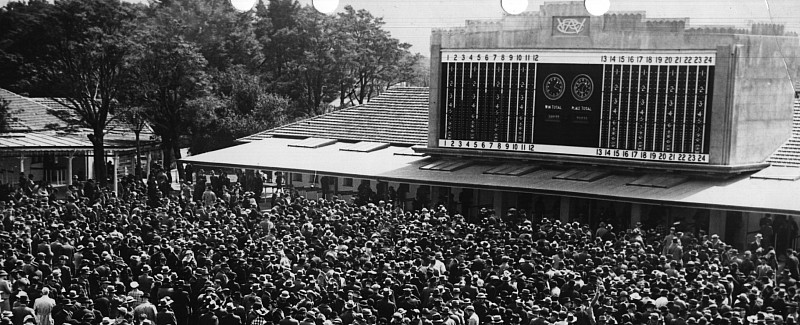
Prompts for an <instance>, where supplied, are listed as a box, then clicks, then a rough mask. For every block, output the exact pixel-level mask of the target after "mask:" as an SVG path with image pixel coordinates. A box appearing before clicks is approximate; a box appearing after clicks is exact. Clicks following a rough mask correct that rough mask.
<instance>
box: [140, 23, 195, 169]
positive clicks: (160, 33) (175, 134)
mask: <svg viewBox="0 0 800 325" xmlns="http://www.w3.org/2000/svg"><path fill="white" fill-rule="evenodd" d="M138 44H141V45H140V46H139V47H138V50H137V51H136V55H135V57H134V59H133V60H132V65H131V66H132V69H131V77H132V80H131V82H130V85H131V87H130V91H129V94H128V96H127V98H128V100H129V101H130V102H131V103H134V104H135V105H139V106H141V107H143V108H144V109H143V110H142V112H141V113H142V114H143V116H144V117H145V118H146V119H147V121H148V122H150V124H151V126H152V127H153V131H154V132H155V134H156V135H158V136H159V137H160V138H161V147H162V150H163V152H164V168H167V169H169V168H171V166H172V162H173V161H175V160H176V159H180V139H181V136H182V135H184V134H186V133H187V132H188V130H189V125H190V124H191V122H190V120H189V119H188V116H189V113H188V112H187V110H188V108H189V106H188V105H187V104H188V103H189V102H190V101H192V100H194V99H196V98H199V97H202V96H204V95H206V93H207V91H208V88H209V78H208V75H207V74H206V72H205V70H204V69H205V68H206V65H207V61H206V59H205V58H204V57H203V56H202V55H201V54H200V52H199V49H198V48H197V47H196V46H195V45H194V44H193V43H191V42H187V41H186V40H184V38H183V36H182V35H180V34H175V33H173V32H172V30H171V27H169V26H164V25H160V24H158V23H155V24H153V25H151V26H150V28H149V29H148V30H147V31H146V32H144V33H142V34H141V38H140V39H139V42H138ZM178 171H179V173H178V174H179V175H182V166H181V164H178Z"/></svg>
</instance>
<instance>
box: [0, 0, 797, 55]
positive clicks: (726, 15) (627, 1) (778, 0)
mask: <svg viewBox="0 0 800 325" xmlns="http://www.w3.org/2000/svg"><path fill="white" fill-rule="evenodd" d="M8 1H12V0H0V6H2V5H5V4H6V3H7V2H8ZM16 1H18V0H16ZM130 1H144V0H130ZM299 1H300V3H302V4H311V0H299ZM610 2H611V8H610V9H609V10H610V11H645V12H646V16H647V17H648V18H685V17H688V18H689V23H690V26H695V25H707V24H711V25H725V26H737V27H746V26H747V24H748V23H750V22H773V23H783V24H785V25H786V28H787V30H791V31H795V32H798V33H800V0H704V1H698V0H671V1H669V0H610ZM543 3H544V1H543V0H528V10H536V11H538V8H539V6H540V5H542V4H543ZM348 4H349V5H352V6H353V7H354V8H356V9H367V10H369V11H370V12H371V13H372V14H373V15H374V16H377V17H383V19H384V21H385V22H386V25H385V28H386V29H387V30H389V31H390V32H391V33H392V35H393V36H394V37H396V38H398V39H399V40H400V41H402V42H406V43H410V44H411V45H412V48H411V50H412V51H413V52H419V53H422V54H424V55H426V56H427V55H429V52H430V33H431V29H433V28H453V27H459V26H464V22H465V21H466V20H471V19H498V18H501V17H502V16H503V14H504V12H503V9H502V7H501V6H500V0H339V7H338V10H339V11H341V10H342V8H344V7H345V6H346V5H348Z"/></svg>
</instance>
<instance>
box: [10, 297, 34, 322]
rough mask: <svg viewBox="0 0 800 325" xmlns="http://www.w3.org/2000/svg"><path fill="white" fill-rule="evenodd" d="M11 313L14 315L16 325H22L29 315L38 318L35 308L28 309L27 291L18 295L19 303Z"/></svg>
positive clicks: (15, 304)
mask: <svg viewBox="0 0 800 325" xmlns="http://www.w3.org/2000/svg"><path fill="white" fill-rule="evenodd" d="M11 313H12V314H13V315H14V316H13V317H12V320H13V321H14V324H22V321H23V320H24V319H25V316H28V315H30V316H32V317H36V312H34V310H33V308H30V307H28V294H27V293H25V291H20V292H19V293H18V294H17V301H16V302H15V303H14V308H12V309H11Z"/></svg>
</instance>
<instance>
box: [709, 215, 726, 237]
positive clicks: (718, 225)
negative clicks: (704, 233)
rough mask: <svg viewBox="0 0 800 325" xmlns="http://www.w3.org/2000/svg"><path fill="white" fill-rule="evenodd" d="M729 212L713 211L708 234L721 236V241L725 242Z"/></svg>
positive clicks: (710, 216)
mask: <svg viewBox="0 0 800 325" xmlns="http://www.w3.org/2000/svg"><path fill="white" fill-rule="evenodd" d="M727 214H728V212H727V211H721V210H711V211H710V212H709V216H708V234H709V236H710V235H713V234H717V235H719V239H720V240H722V241H725V226H726V224H725V222H726V221H727V219H728V218H727Z"/></svg>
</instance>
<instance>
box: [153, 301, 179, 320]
mask: <svg viewBox="0 0 800 325" xmlns="http://www.w3.org/2000/svg"><path fill="white" fill-rule="evenodd" d="M171 305H172V298H170V297H169V296H166V297H164V298H161V300H159V301H158V313H157V314H156V324H157V325H168V324H172V325H177V324H178V320H177V319H176V318H175V313H173V312H172V308H171V307H170V306H171Z"/></svg>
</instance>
